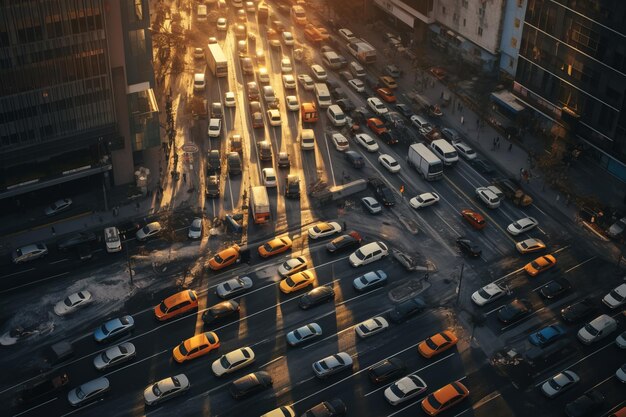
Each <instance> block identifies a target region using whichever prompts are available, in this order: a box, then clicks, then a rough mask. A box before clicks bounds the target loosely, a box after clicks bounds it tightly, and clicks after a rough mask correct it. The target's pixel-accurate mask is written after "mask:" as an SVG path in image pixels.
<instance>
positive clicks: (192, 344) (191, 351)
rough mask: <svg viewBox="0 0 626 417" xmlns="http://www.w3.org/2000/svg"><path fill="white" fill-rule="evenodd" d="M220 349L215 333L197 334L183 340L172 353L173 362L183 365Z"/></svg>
mask: <svg viewBox="0 0 626 417" xmlns="http://www.w3.org/2000/svg"><path fill="white" fill-rule="evenodd" d="M219 347H220V339H219V338H218V337H217V334H216V333H215V332H205V333H200V334H197V335H195V336H193V337H190V338H189V339H187V340H184V341H183V342H182V343H181V344H179V345H178V346H176V347H175V348H174V350H173V351H172V356H173V357H174V360H175V361H176V362H178V363H183V362H186V361H188V360H191V359H195V358H197V357H199V356H203V355H207V354H208V353H210V352H211V351H212V350H215V349H217V348H219Z"/></svg>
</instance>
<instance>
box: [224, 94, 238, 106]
mask: <svg viewBox="0 0 626 417" xmlns="http://www.w3.org/2000/svg"><path fill="white" fill-rule="evenodd" d="M236 105H237V101H236V99H235V93H233V92H232V91H227V92H226V93H225V94H224V106H226V107H235V106H236Z"/></svg>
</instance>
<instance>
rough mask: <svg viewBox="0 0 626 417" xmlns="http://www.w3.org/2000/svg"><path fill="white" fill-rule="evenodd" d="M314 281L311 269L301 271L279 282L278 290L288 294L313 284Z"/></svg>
mask: <svg viewBox="0 0 626 417" xmlns="http://www.w3.org/2000/svg"><path fill="white" fill-rule="evenodd" d="M314 282H315V273H314V272H313V271H303V272H298V273H297V274H294V275H291V276H289V277H287V278H285V279H284V280H282V281H281V282H280V290H281V291H282V292H283V293H285V294H289V293H292V292H295V291H299V290H301V289H302V288H306V287H308V286H309V285H313V283H314Z"/></svg>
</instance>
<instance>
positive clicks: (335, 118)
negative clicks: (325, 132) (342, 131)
mask: <svg viewBox="0 0 626 417" xmlns="http://www.w3.org/2000/svg"><path fill="white" fill-rule="evenodd" d="M326 115H327V116H328V118H329V119H330V122H331V123H332V124H333V125H334V126H345V124H346V115H345V114H344V113H343V110H341V107H339V106H338V105H336V104H333V105H332V106H330V107H328V109H327V110H326Z"/></svg>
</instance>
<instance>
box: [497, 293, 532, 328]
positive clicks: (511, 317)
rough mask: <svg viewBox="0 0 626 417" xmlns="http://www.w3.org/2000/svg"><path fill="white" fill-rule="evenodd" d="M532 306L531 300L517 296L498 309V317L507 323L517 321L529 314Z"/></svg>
mask: <svg viewBox="0 0 626 417" xmlns="http://www.w3.org/2000/svg"><path fill="white" fill-rule="evenodd" d="M532 307H533V305H532V304H531V302H530V301H528V300H526V299H525V298H522V299H519V298H516V299H515V300H513V301H511V302H510V303H508V304H505V305H504V306H502V307H500V308H499V309H498V319H499V320H500V321H501V322H502V323H506V324H510V323H515V322H517V321H520V320H522V319H523V318H525V317H526V316H528V315H529V314H530V312H531V311H532Z"/></svg>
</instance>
